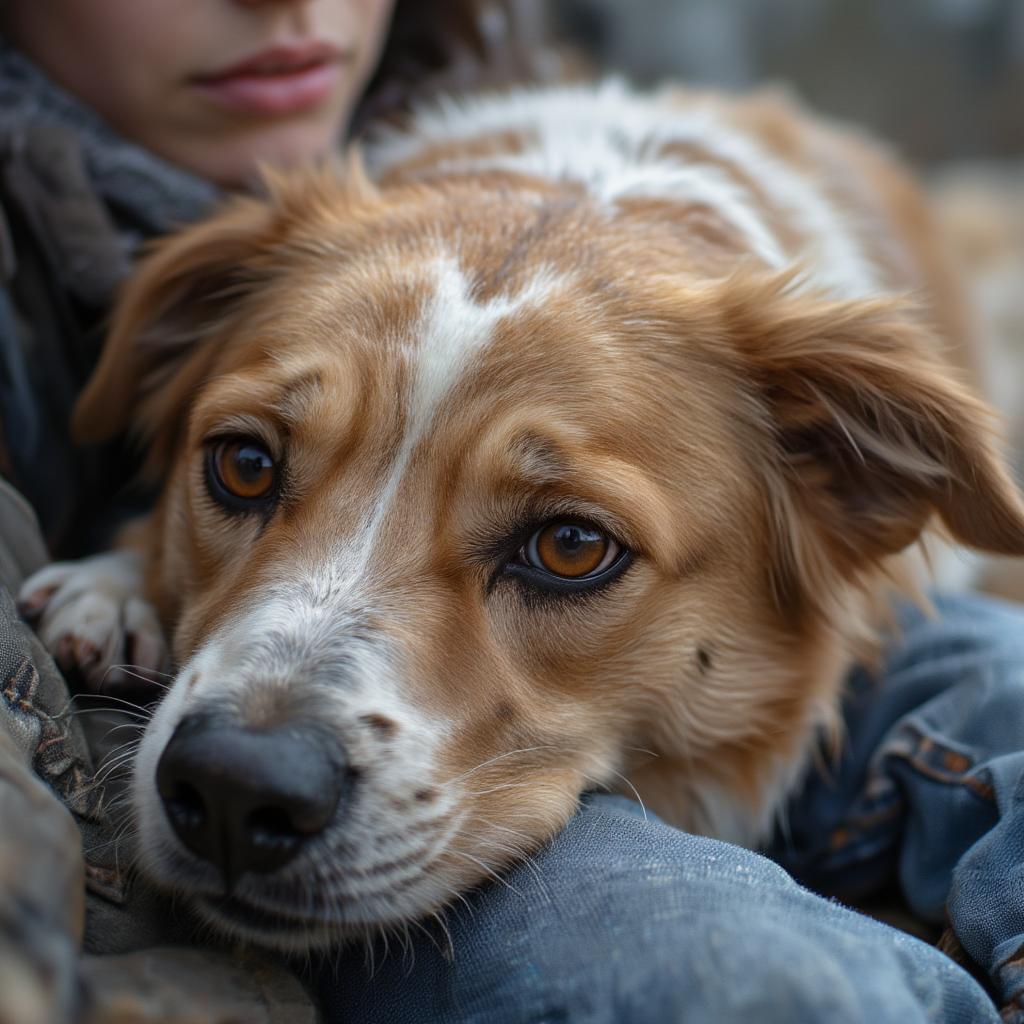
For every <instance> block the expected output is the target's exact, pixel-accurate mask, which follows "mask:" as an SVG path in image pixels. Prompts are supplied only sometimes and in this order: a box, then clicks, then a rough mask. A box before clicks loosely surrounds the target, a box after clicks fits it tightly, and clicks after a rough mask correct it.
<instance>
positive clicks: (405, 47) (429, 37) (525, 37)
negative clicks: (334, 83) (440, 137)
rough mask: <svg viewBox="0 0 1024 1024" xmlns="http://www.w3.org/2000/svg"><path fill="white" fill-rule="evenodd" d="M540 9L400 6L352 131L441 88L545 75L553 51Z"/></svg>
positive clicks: (424, 2) (500, 3)
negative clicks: (545, 68)
mask: <svg viewBox="0 0 1024 1024" xmlns="http://www.w3.org/2000/svg"><path fill="white" fill-rule="evenodd" d="M543 8H544V5H543V2H542V0H397V2H396V3H395V9H394V13H393V15H392V21H391V31H390V34H389V36H388V40H387V43H386V44H385V46H384V51H383V53H382V54H381V59H380V63H379V65H378V67H377V71H376V73H375V74H374V76H373V78H372V80H371V81H370V84H369V86H368V87H367V90H366V93H365V94H364V97H363V100H362V102H361V104H360V106H359V109H358V110H357V111H356V115H355V118H354V119H353V122H352V131H353V132H354V133H358V132H360V131H361V130H362V129H363V128H365V127H367V126H368V125H369V124H370V123H372V122H374V121H379V120H381V119H387V118H390V117H392V116H394V115H397V114H400V113H401V112H402V111H404V110H406V109H407V108H408V106H409V105H410V103H412V102H413V101H415V100H417V99H420V98H423V97H424V96H429V95H431V94H432V93H435V92H439V91H441V90H445V89H454V90H459V89H471V88H475V87H480V86H495V85H506V84H510V83H511V82H515V81H529V80H533V79H536V78H538V77H543V71H542V64H543V60H544V54H546V53H547V54H550V53H551V52H552V51H551V50H550V49H549V46H548V44H549V40H548V28H549V24H548V18H547V17H546V16H545V15H544V13H543Z"/></svg>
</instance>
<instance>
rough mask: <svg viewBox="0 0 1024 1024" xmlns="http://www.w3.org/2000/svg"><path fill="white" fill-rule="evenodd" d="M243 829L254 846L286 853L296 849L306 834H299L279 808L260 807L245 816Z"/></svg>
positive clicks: (287, 816) (290, 820)
mask: <svg viewBox="0 0 1024 1024" xmlns="http://www.w3.org/2000/svg"><path fill="white" fill-rule="evenodd" d="M245 829H246V831H247V832H248V834H249V838H250V840H251V841H252V843H253V844H254V845H256V846H260V847H263V848H265V849H273V850H280V851H286V850H290V849H291V848H292V847H297V846H298V844H299V843H301V842H302V840H303V839H304V838H305V836H306V835H307V834H308V833H304V832H301V831H300V830H299V829H297V828H296V827H295V825H294V823H293V822H292V819H291V817H290V816H289V815H288V813H287V812H286V811H284V810H282V809H281V808H279V807H261V808H259V810H256V811H252V812H251V813H250V814H248V815H246V818H245Z"/></svg>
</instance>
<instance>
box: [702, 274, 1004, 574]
mask: <svg viewBox="0 0 1024 1024" xmlns="http://www.w3.org/2000/svg"><path fill="white" fill-rule="evenodd" d="M720 309H721V311H722V312H723V313H724V315H725V316H726V318H727V319H728V321H729V323H730V333H731V335H732V336H733V338H735V339H736V343H737V345H738V347H739V352H740V359H741V367H740V372H741V373H742V374H743V375H744V376H746V377H747V379H748V380H750V381H752V382H753V384H754V386H755V388H756V391H757V395H758V398H759V399H760V404H761V407H762V408H764V409H765V410H766V413H767V417H768V420H769V423H770V427H771V429H772V431H773V435H774V450H775V456H776V459H775V463H776V466H777V467H778V469H779V472H777V473H776V476H775V480H774V484H773V487H774V491H775V494H774V495H773V502H774V505H775V508H774V512H775V515H776V518H777V519H785V520H787V521H793V520H794V518H796V519H798V520H799V521H801V522H803V523H809V524H810V526H811V529H812V531H813V533H814V534H815V535H816V537H817V539H818V543H819V545H820V544H824V545H826V547H827V558H828V560H829V562H830V563H831V564H832V565H833V566H835V567H837V568H838V569H839V570H840V571H841V572H843V573H844V574H845V575H848V576H855V575H857V574H858V573H859V572H861V571H863V570H864V569H865V568H867V567H868V566H869V565H871V564H877V563H878V562H879V561H880V560H881V559H882V558H884V557H885V556H887V555H890V554H894V553H896V552H898V551H901V550H902V549H904V548H906V547H907V546H908V545H910V544H911V543H913V542H914V541H915V540H917V538H918V537H919V535H920V534H921V532H922V530H923V529H924V527H925V526H926V525H927V523H928V521H929V520H930V519H932V518H933V517H934V516H935V515H938V516H939V517H940V518H941V520H942V521H943V523H944V524H945V526H946V528H947V529H948V530H949V532H950V533H951V534H952V536H953V537H955V538H956V539H957V540H958V541H960V542H961V543H963V544H966V545H969V546H971V547H974V548H979V549H982V550H985V551H992V552H998V553H1001V554H1010V555H1024V502H1022V500H1021V497H1020V494H1019V493H1018V491H1017V490H1016V488H1015V487H1014V484H1013V482H1012V481H1011V479H1010V477H1009V474H1008V473H1007V471H1006V469H1005V468H1004V464H1003V461H1002V460H1001V458H1000V457H999V455H998V452H997V449H996V444H995V437H994V433H993V423H992V414H991V412H990V410H989V409H988V408H987V406H986V405H985V404H984V403H983V402H981V401H980V400H979V399H977V398H975V397H974V396H973V395H972V394H971V393H970V391H969V389H968V388H966V387H965V386H963V385H962V384H960V383H958V382H957V381H956V379H955V376H954V374H953V371H952V370H951V369H950V368H949V366H948V365H947V364H946V363H945V361H944V360H943V358H942V355H941V352H940V345H939V342H938V340H937V339H936V338H935V337H934V336H933V335H932V333H931V332H930V331H929V330H928V329H927V328H926V327H924V326H923V325H922V324H921V322H920V321H919V319H917V317H916V315H915V312H914V311H913V310H911V309H909V308H907V305H906V304H905V303H901V302H899V301H893V300H877V301H849V302H829V301H824V300H815V299H812V298H809V297H807V296H802V295H799V294H792V293H791V292H787V291H786V289H783V291H782V292H781V294H780V292H779V290H778V288H777V287H775V288H774V289H772V288H770V287H764V286H760V287H759V286H756V285H749V286H748V287H747V288H746V289H736V288H732V289H725V290H723V294H722V296H721V299H720ZM790 512H796V513H797V516H796V517H794V516H792V515H790V514H789V513H790ZM789 543H790V550H789V558H790V560H795V561H797V562H799V561H801V560H802V558H801V554H800V552H799V551H798V550H796V549H798V548H799V547H800V546H801V541H800V540H799V539H795V540H794V539H793V538H790V541H789ZM803 546H804V547H805V548H806V544H805V543H804V544H803Z"/></svg>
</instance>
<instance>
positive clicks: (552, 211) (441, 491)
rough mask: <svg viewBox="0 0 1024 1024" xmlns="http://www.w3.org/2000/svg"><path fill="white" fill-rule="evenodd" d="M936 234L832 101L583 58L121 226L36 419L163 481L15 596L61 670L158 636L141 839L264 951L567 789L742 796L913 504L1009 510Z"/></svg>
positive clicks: (796, 736)
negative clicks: (70, 357)
mask: <svg viewBox="0 0 1024 1024" xmlns="http://www.w3.org/2000/svg"><path fill="white" fill-rule="evenodd" d="M940 253H941V245H940V243H939V242H938V240H937V238H936V236H935V234H934V231H933V229H932V227H931V222H930V220H929V216H928V213H927V211H926V209H925V206H924V203H923V201H922V199H921V198H920V196H919V193H918V191H917V190H916V188H915V187H914V185H913V184H912V183H911V181H910V180H909V179H908V177H907V176H906V174H905V173H904V172H903V171H902V170H901V169H900V167H899V165H898V163H897V162H896V161H894V160H893V159H892V158H890V157H889V156H888V155H887V154H886V153H885V152H884V151H883V150H881V149H880V148H878V147H877V146H876V145H875V144H873V143H871V142H869V141H867V140H865V139H863V138H861V137H860V136H859V135H857V134H855V133H853V132H850V131H847V130H844V129H840V128H837V127H833V126H831V125H827V124H823V123H822V122H820V121H818V120H815V119H814V118H813V117H811V116H809V115H808V114H806V113H804V112H803V110H802V109H801V108H799V107H798V106H797V105H796V104H795V103H794V102H792V101H789V100H788V99H786V98H785V97H782V96H779V95H776V94H771V93H767V94H755V95H754V96H751V97H747V98H726V97H722V96H717V95H714V94H711V93H704V92H700V91H687V90H682V89H668V90H665V91H662V92H660V93H656V94H640V93H637V92H634V91H632V90H631V89H630V88H629V87H627V86H625V85H623V84H621V83H617V82H607V83H605V84H603V85H599V86H567V87H562V88H558V89H551V90H537V91H530V90H526V89H524V90H518V91H512V92H510V93H506V94H503V95H495V96H480V97H475V98H466V99H463V100H450V101H445V102H443V103H441V104H439V105H437V106H434V107H432V108H430V109H427V110H423V111H421V112H420V113H419V114H417V115H415V116H414V118H413V121H412V123H411V126H410V127H409V128H408V129H406V130H404V131H394V132H391V133H390V134H386V135H384V136H382V137H381V138H379V139H378V140H376V142H374V143H373V144H372V145H370V146H368V147H367V148H366V149H365V152H364V153H363V154H362V156H359V155H353V156H352V157H351V158H350V159H349V160H348V162H347V164H346V165H345V166H344V167H343V168H342V169H341V170H339V169H337V168H335V169H330V168H327V169H324V168H321V169H319V170H312V171H307V172H305V173H300V174H294V175H283V176H282V175H277V176H274V175H270V176H269V177H268V181H267V190H266V195H263V196H260V197H239V198H235V199H232V200H231V201H229V202H228V203H227V204H226V205H225V206H224V208H223V209H222V210H221V211H220V212H218V213H216V214H215V215H214V216H212V217H211V218H210V219H209V220H207V221H205V222H203V223H200V224H198V225H196V226H193V227H190V228H187V229H186V230H184V231H182V232H181V233H179V234H176V235H174V236H172V237H169V238H168V239H166V240H164V241H163V242H161V243H160V244H159V245H158V246H157V247H156V249H155V251H154V252H153V253H152V254H151V255H150V256H149V257H148V258H146V259H145V260H144V261H143V262H142V264H141V266H140V267H139V269H138V272H137V273H136V274H135V275H134V276H133V277H132V278H131V280H130V281H129V282H128V283H127V285H126V287H125V288H124V291H123V294H122V296H121V298H120V301H119V303H118V305H117V308H116V311H115V314H114V318H113V322H112V329H111V332H110V335H109V340H108V342H107V345H106V347H105V349H104V352H103V355H102V358H101V361H100V363H99V366H98V369H97V370H96V372H95V375H94V376H93V377H92V379H91V381H90V383H89V384H88V386H87V388H86V390H85V392H84V394H83V395H82V397H81V400H80V402H79V405H78V406H77V409H76V413H75V424H74V425H75V429H76V431H77V435H78V437H79V438H80V439H81V440H83V441H87V442H96V441H100V440H102V439H105V438H110V437H112V436H114V435H116V434H119V433H120V432H122V431H125V430H128V431H130V432H132V433H133V434H134V436H135V437H136V438H137V439H138V440H139V442H140V443H141V444H142V445H144V447H145V450H146V453H147V454H146V464H145V470H144V472H145V475H146V476H147V477H148V478H149V479H150V480H152V481H157V482H159V483H160V485H161V488H160V496H159V500H158V502H157V504H156V506H155V508H154V510H153V512H152V514H151V515H149V516H148V517H147V518H145V519H144V520H142V521H141V522H139V523H138V524H136V525H134V526H133V527H132V528H131V529H130V530H129V534H128V535H127V536H126V537H125V538H124V539H123V542H122V544H121V545H120V546H119V547H118V549H117V550H115V551H114V552H111V553H107V554H103V555H100V556H97V557H96V558H95V559H86V560H85V561H83V562H79V563H71V564H59V565H56V566H51V567H50V568H48V569H44V570H43V571H42V572H41V573H39V574H37V575H36V576H35V577H33V578H32V579H30V580H29V581H28V582H27V583H26V585H25V588H24V590H23V592H22V594H21V597H22V600H23V602H24V604H25V606H26V607H27V608H28V609H29V611H30V612H31V613H32V614H34V615H35V616H36V617H37V618H38V621H39V630H40V633H41V636H42V637H43V639H44V641H45V643H46V645H47V646H48V647H49V648H50V649H51V650H52V651H54V652H55V653H56V654H57V656H58V657H59V658H60V659H61V660H62V662H63V663H64V664H65V665H75V664H77V665H78V666H79V667H80V668H82V669H84V670H85V671H86V674H87V675H89V677H90V678H91V679H92V680H93V683H94V684H95V685H97V686H98V685H99V684H100V683H101V681H102V679H103V678H104V676H105V673H106V672H107V671H108V669H109V668H110V666H111V665H112V664H115V663H117V662H119V661H129V662H132V663H134V664H136V665H142V666H147V667H151V668H156V669H159V668H166V667H168V665H165V664H163V663H162V659H163V658H164V657H165V655H164V654H163V653H162V648H161V644H162V640H161V636H162V635H163V634H164V632H166V635H167V636H168V637H169V652H170V653H169V666H170V667H171V668H172V672H173V681H172V683H171V685H170V686H169V689H168V690H167V692H166V695H165V696H164V697H163V698H162V700H161V702H160V703H159V705H158V706H157V707H156V709H155V712H154V714H153V716H152V719H151V720H150V721H149V723H148V725H147V727H146V729H145V733H144V735H143V737H142V739H141V742H140V745H139V748H138V752H137V755H136V758H135V766H134V773H133V776H132V781H131V800H132V808H133V814H134V816H135V819H136V821H137V824H138V833H139V837H140V838H139V840H138V851H137V856H138V864H139V866H140V868H141V870H142V871H144V872H145V873H146V874H147V875H148V876H149V877H150V878H152V879H153V880H154V881H155V882H157V883H158V884H159V885H161V886H163V887H165V888H166V889H169V890H172V891H174V892H176V893H178V894H179V895H180V896H181V897H182V898H184V899H185V900H187V901H188V902H189V903H190V904H191V905H192V906H193V907H194V909H195V910H196V911H197V912H198V914H199V915H200V916H201V917H202V918H203V919H204V920H206V921H207V922H209V923H210V924H212V925H214V926H216V927H217V928H219V929H220V930H222V931H224V932H226V933H229V934H231V935H234V936H236V937H239V938H242V939H245V940H248V941H251V942H255V943H259V944H262V945H266V946H271V947H276V948H279V949H285V950H304V949H308V948H311V947H315V946H326V945H330V944H331V943H335V942H338V941H339V940H341V939H343V938H344V937H345V936H347V935H351V934H358V933H361V932H362V931H364V930H365V928H366V927H367V926H386V925H388V924H391V923H395V922H403V921H407V920H409V919H415V918H419V917H423V916H425V915H429V914H430V913H432V912H434V911H436V910H437V909H438V908H439V907H442V906H444V905H445V904H446V903H448V902H449V901H450V900H452V899H453V898H454V897H455V896H456V895H457V894H459V893H462V892H463V891H465V890H467V889H469V888H471V887H473V886H475V885H477V884H478V883H480V882H482V881H484V880H485V879H486V878H488V877H489V876H491V875H493V874H496V873H500V872H501V871H502V870H503V869H504V868H505V867H506V866H508V865H509V864H510V863H512V862H514V861H516V860H517V859H518V858H520V857H522V856H526V855H528V854H529V852H530V851H531V850H535V849H536V848H538V847H539V846H540V845H541V844H543V843H544V842H545V841H546V840H548V839H549V838H550V837H551V836H552V835H554V834H555V833H556V832H557V831H558V830H559V829H561V828H562V826H563V825H564V824H565V823H566V821H567V819H568V818H569V817H570V816H571V815H572V813H573V811H574V809H575V808H576V806H577V801H578V798H579V796H580V794H581V793H582V792H584V791H586V790H588V789H592V788H602V787H604V788H613V789H620V788H621V789H625V790H626V791H627V792H634V793H636V794H638V795H639V796H640V797H641V798H642V799H643V801H644V802H645V804H646V806H647V807H648V808H650V809H652V810H653V811H655V812H656V813H657V814H659V815H660V816H662V817H663V818H665V819H666V820H668V821H669V822H672V823H674V824H676V825H678V826H679V827H681V828H684V829H688V830H691V831H696V832H701V833H706V834H708V835H711V836H717V837H720V838H723V839H727V840H730V841H733V842H738V843H743V844H746V845H749V846H754V845H756V844H758V843H759V842H760V841H762V840H764V839H765V838H766V837H767V836H769V834H770V833H771V830H772V828H773V824H774V823H775V821H776V819H777V817H778V814H779V812H780V808H781V807H782V806H783V804H784V802H785V801H786V799H787V797H789V796H790V795H791V794H792V793H793V791H794V789H795V787H796V786H797V785H798V784H799V783H800V781H801V779H802V778H803V777H804V775H805V774H806V772H807V771H808V768H809V765H811V764H812V763H813V761H814V758H815V755H816V752H817V751H820V750H821V749H822V744H823V743H824V744H828V743H830V742H833V741H834V739H835V737H836V736H837V735H838V733H839V718H838V704H839V699H840V694H841V690H842V685H843V679H844V676H845V675H846V673H847V671H848V670H849V669H850V667H851V665H852V664H853V663H854V662H855V661H858V660H860V661H869V660H870V659H871V658H872V657H873V656H877V653H878V645H879V643H880V637H881V636H883V635H884V633H885V630H886V628H887V627H886V611H885V609H886V607H887V605H888V602H889V601H890V599H891V597H892V596H893V595H894V594H897V593H909V592H912V591H913V590H914V587H915V586H916V584H915V582H914V580H915V578H916V571H917V570H916V569H915V566H914V561H913V555H912V552H913V551H914V550H916V545H917V544H918V542H919V541H921V540H922V538H924V537H925V536H927V535H929V534H931V535H936V536H938V535H945V536H946V537H947V538H949V539H952V540H953V541H955V542H956V543H958V544H963V545H967V546H969V547H972V548H976V549H980V550H983V551H989V552H998V553H1002V554H1008V555H1021V554H1024V503H1022V500H1021V497H1020V495H1019V494H1018V493H1017V492H1016V491H1015V489H1014V486H1013V484H1012V482H1011V480H1010V478H1009V476H1008V474H1007V472H1006V470H1005V468H1004V466H1003V463H1002V461H1001V459H1000V456H999V454H998V451H997V447H996V442H995V439H994V435H993V433H992V424H991V422H990V419H991V418H990V414H989V412H988V410H987V408H986V406H985V404H984V403H983V402H982V401H980V400H979V399H978V398H976V397H974V396H973V395H972V393H971V391H970V389H969V387H968V386H967V385H966V384H964V383H963V382H962V378H963V377H964V373H965V371H964V369H963V368H964V367H965V366H966V365H967V363H968V362H969V355H970V343H969V338H968V336H967V332H966V328H965V323H966V320H965V316H964V313H963V310H962V308H961V307H960V306H959V305H958V300H957V297H956V295H957V292H956V288H955V284H954V282H953V281H952V279H951V278H950V276H949V274H948V271H947V270H946V268H945V266H944V264H943V262H942V258H941V256H940ZM957 365H959V366H960V369H957ZM310 880H314V881H312V882H311V881H310Z"/></svg>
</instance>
